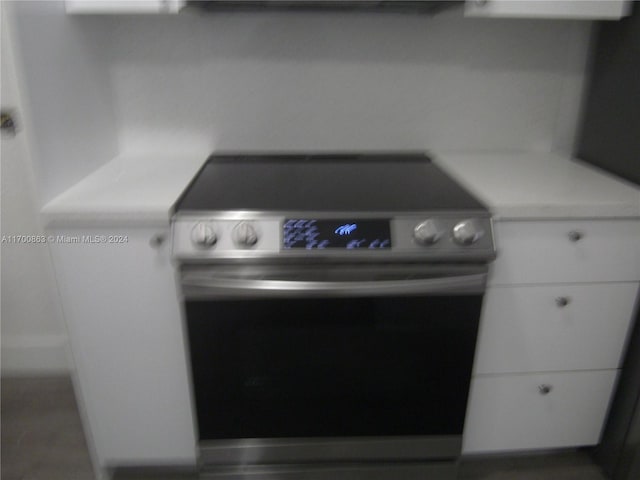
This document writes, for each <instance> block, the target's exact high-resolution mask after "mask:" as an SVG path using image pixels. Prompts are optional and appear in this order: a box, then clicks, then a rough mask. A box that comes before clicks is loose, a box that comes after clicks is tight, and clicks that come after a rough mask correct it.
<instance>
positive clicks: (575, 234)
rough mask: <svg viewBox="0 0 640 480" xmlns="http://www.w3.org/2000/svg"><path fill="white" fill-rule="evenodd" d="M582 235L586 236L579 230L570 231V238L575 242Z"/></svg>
mask: <svg viewBox="0 0 640 480" xmlns="http://www.w3.org/2000/svg"><path fill="white" fill-rule="evenodd" d="M582 237H584V233H582V232H579V231H578V230H571V231H570V232H569V240H571V241H572V242H574V243H575V242H577V241H579V240H580V239H581V238H582Z"/></svg>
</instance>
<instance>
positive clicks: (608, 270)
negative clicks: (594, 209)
mask: <svg viewBox="0 0 640 480" xmlns="http://www.w3.org/2000/svg"><path fill="white" fill-rule="evenodd" d="M494 230H495V235H496V245H497V250H498V258H497V259H496V261H495V262H494V263H493V265H492V271H491V276H490V278H489V283H490V284H491V285H516V284H531V283H578V282H621V281H631V282H636V281H638V280H640V241H638V239H639V238H640V222H639V221H637V220H597V221H596V220H594V221H588V220H578V221H576V220H556V221H544V222H543V221H525V222H506V221H505V222H496V223H495V225H494Z"/></svg>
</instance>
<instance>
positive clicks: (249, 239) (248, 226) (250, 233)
mask: <svg viewBox="0 0 640 480" xmlns="http://www.w3.org/2000/svg"><path fill="white" fill-rule="evenodd" d="M231 235H232V237H233V242H234V243H235V244H236V245H237V246H238V247H241V248H250V247H253V246H254V245H255V244H256V243H258V239H259V237H258V232H257V231H256V229H255V227H254V226H253V224H252V223H251V222H240V223H238V224H237V225H236V226H235V227H234V228H233V232H232V234H231Z"/></svg>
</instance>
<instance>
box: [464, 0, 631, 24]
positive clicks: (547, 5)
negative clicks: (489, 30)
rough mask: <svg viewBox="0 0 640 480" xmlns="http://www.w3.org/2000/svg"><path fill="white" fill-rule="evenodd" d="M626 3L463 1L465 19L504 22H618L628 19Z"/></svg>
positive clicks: (624, 0)
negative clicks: (494, 18) (537, 19)
mask: <svg viewBox="0 0 640 480" xmlns="http://www.w3.org/2000/svg"><path fill="white" fill-rule="evenodd" d="M630 10H631V2H630V1H629V0H553V1H552V0H467V2H466V4H465V15H467V16H472V17H505V18H567V19H584V20H618V19H620V18H622V17H624V16H626V15H629V13H630Z"/></svg>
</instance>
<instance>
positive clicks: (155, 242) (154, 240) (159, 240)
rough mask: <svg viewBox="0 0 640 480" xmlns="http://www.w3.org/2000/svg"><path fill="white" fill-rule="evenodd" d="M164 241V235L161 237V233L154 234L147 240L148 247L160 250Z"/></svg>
mask: <svg viewBox="0 0 640 480" xmlns="http://www.w3.org/2000/svg"><path fill="white" fill-rule="evenodd" d="M165 240H166V237H165V235H163V234H162V233H156V234H155V235H154V236H152V237H151V238H150V239H149V245H150V246H151V248H160V247H161V246H162V244H163V243H164V241H165Z"/></svg>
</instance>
